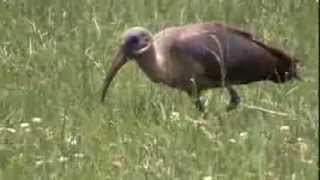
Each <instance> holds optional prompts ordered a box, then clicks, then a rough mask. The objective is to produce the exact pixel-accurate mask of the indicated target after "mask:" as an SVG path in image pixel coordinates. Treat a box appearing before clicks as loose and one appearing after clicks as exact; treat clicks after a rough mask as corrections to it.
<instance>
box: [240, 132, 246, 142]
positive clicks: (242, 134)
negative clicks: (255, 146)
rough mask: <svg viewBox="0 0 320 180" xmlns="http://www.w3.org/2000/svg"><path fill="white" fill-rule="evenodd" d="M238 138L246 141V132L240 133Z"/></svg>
mask: <svg viewBox="0 0 320 180" xmlns="http://www.w3.org/2000/svg"><path fill="white" fill-rule="evenodd" d="M239 136H240V140H241V141H245V140H247V139H248V132H241V133H240V134H239Z"/></svg>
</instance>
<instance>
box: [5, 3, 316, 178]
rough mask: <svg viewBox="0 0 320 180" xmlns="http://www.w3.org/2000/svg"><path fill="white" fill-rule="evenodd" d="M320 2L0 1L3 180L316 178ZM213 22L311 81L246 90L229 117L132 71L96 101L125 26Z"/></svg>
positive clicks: (222, 99)
mask: <svg viewBox="0 0 320 180" xmlns="http://www.w3.org/2000/svg"><path fill="white" fill-rule="evenodd" d="M318 6H319V4H318V2H317V1H316V0H308V1H303V0H290V1H278V0H268V1H265V0H256V1H240V0H228V1H221V0H190V1H188V0H176V1H171V0H162V1H149V0H135V1H125V0H117V1H113V0H107V1H106V0H67V1H66V0H64V1H63V0H55V1H43V0H28V1H19V0H11V1H8V0H2V1H1V2H0V32H1V34H0V67H1V70H0V179H3V180H11V179H12V180H16V179H39V180H40V179H45V180H47V179H130V180H141V179H168V180H171V179H172V180H179V179H181V180H184V179H201V180H202V179H203V180H211V179H212V180H216V179H217V180H218V179H219V180H220V179H226V180H229V179H237V180H238V179H243V180H248V179H254V180H255V179H261V180H264V179H266V180H269V179H270V180H271V179H272V180H274V179H278V180H294V179H299V180H311V179H316V178H317V176H318V172H319V162H318V154H319V149H318V142H319V131H318V123H319V122H318V119H319V111H318V108H319V98H318V95H319V94H318V88H319V87H318V82H319V81H318V80H319V76H318V74H319V69H318V63H319V62H318V60H319V46H318V43H319V33H318V23H319V22H318V21H319V20H318ZM212 20H217V21H224V22H227V23H230V24H234V25H237V26H239V27H242V28H243V29H247V30H249V31H251V32H255V33H256V34H258V35H260V36H261V37H263V38H264V39H266V40H267V41H268V42H270V43H271V44H274V45H276V46H277V47H280V48H283V49H286V51H288V52H289V53H290V54H295V55H296V56H297V57H298V58H299V59H301V60H302V62H303V64H304V66H305V67H304V72H303V79H304V81H302V82H290V83H287V84H285V85H281V86H279V85H275V84H272V83H270V82H263V83H255V84H251V85H248V86H240V87H238V89H239V92H240V93H241V96H242V97H243V101H244V103H245V105H242V106H241V107H239V108H238V109H236V110H235V111H232V112H230V113H227V112H225V106H226V104H227V100H228V96H227V95H226V93H225V92H223V91H222V90H221V89H220V90H219V89H216V90H214V91H210V92H208V93H207V95H208V96H209V97H210V103H209V105H208V108H209V115H208V121H203V120H201V116H200V114H199V113H198V112H197V111H196V110H195V109H194V106H193V104H192V103H191V101H190V99H189V98H188V97H187V96H186V95H185V94H183V93H180V92H178V91H176V90H172V89H170V88H167V87H164V86H160V85H156V84H153V83H151V82H150V81H149V80H147V78H146V77H145V75H144V74H143V73H142V72H141V71H140V70H139V69H138V68H137V66H136V65H135V64H134V63H130V64H128V65H126V67H125V68H123V69H122V70H121V72H120V74H119V75H118V76H117V77H116V79H115V80H114V82H113V83H112V87H111V88H110V91H109V93H108V96H107V101H106V103H104V104H101V103H100V102H99V98H100V93H101V86H102V80H103V78H104V75H105V71H106V70H107V69H108V68H109V67H110V61H111V58H112V56H113V54H114V52H115V51H116V49H117V47H118V46H119V42H120V38H121V34H122V33H123V32H124V31H125V30H126V29H127V28H128V27H131V26H135V25H140V26H145V27H147V28H149V29H150V30H152V31H153V32H157V31H158V30H160V29H161V28H163V27H166V26H171V25H180V24H188V23H192V22H200V21H212ZM256 107H258V108H256ZM262 108H263V109H262ZM266 110H267V111H266ZM270 110H272V111H276V112H279V113H281V114H274V113H270V112H271V111H270Z"/></svg>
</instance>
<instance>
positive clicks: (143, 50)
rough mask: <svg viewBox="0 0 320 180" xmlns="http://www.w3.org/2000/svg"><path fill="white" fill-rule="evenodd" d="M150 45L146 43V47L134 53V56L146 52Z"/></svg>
mask: <svg viewBox="0 0 320 180" xmlns="http://www.w3.org/2000/svg"><path fill="white" fill-rule="evenodd" d="M151 45H152V43H148V45H147V46H146V47H144V48H142V49H139V50H137V51H135V52H134V54H136V55H140V54H142V53H143V52H145V51H146V50H148V49H149V48H150V47H151Z"/></svg>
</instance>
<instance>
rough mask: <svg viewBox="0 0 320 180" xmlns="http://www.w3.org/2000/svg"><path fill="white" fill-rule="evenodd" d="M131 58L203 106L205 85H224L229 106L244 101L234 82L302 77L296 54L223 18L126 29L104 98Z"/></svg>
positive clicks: (153, 78)
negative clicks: (152, 28) (155, 29)
mask: <svg viewBox="0 0 320 180" xmlns="http://www.w3.org/2000/svg"><path fill="white" fill-rule="evenodd" d="M130 60H134V61H135V62H136V63H137V64H138V66H139V67H140V68H141V70H142V71H143V72H144V73H145V74H146V75H147V76H148V77H149V79H150V80H151V81H153V82H155V83H162V84H165V85H167V86H169V87H172V88H176V89H179V90H181V91H184V92H186V93H187V94H188V95H189V96H190V97H192V99H193V101H194V103H195V105H196V107H197V109H198V110H200V111H204V103H203V98H201V92H203V91H204V90H208V89H211V88H217V87H223V88H226V89H227V90H228V93H229V95H230V102H229V105H228V106H227V109H229V110H230V109H234V108H235V107H237V105H238V104H239V103H240V96H239V95H238V93H237V91H236V89H235V88H234V86H235V85H242V84H248V83H252V82H257V81H272V82H275V83H284V82H287V81H289V80H292V79H299V73H298V69H299V68H298V67H299V62H300V61H299V60H298V59H297V58H295V57H293V56H291V55H289V54H288V53H286V52H284V51H283V50H280V49H279V48H275V47H272V46H270V45H267V43H265V42H263V41H262V40H260V39H258V38H257V37H256V36H255V35H253V34H251V33H249V32H246V31H243V30H241V29H239V28H236V27H233V26H230V25H226V24H224V23H220V22H206V23H196V24H189V25H183V26H176V27H169V28H166V29H164V30H162V31H160V32H159V33H157V34H155V35H152V34H151V33H150V31H148V30H147V29H145V28H143V27H133V28H130V29H129V30H127V31H126V32H125V33H124V35H123V40H122V43H121V45H120V48H119V50H118V52H117V53H116V55H115V57H114V59H113V61H112V65H111V69H110V70H109V72H108V73H107V75H106V78H105V80H104V87H103V89H102V97H101V101H104V99H105V96H106V93H107V89H108V87H109V85H110V83H111V82H112V80H113V79H114V77H115V75H116V74H117V72H118V71H119V69H120V68H121V67H122V66H123V65H124V64H126V63H127V62H128V61H130Z"/></svg>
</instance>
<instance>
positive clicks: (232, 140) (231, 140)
mask: <svg viewBox="0 0 320 180" xmlns="http://www.w3.org/2000/svg"><path fill="white" fill-rule="evenodd" d="M229 142H231V143H237V141H236V140H235V139H233V138H231V139H229Z"/></svg>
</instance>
